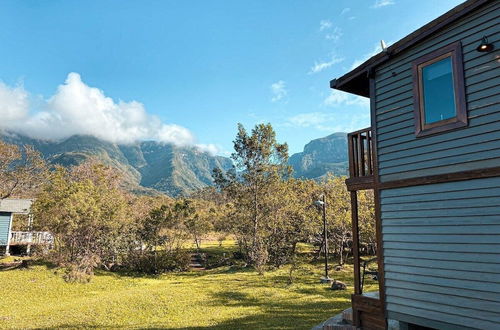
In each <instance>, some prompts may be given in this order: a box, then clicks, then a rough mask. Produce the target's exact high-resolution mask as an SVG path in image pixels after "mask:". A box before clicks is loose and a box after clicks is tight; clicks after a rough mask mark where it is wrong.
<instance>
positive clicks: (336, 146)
mask: <svg viewBox="0 0 500 330" xmlns="http://www.w3.org/2000/svg"><path fill="white" fill-rule="evenodd" d="M289 164H290V165H291V166H292V167H293V170H294V176H295V177H297V178H307V179H318V178H320V177H322V176H324V175H325V174H327V173H329V172H330V173H332V174H334V175H347V171H348V166H349V165H348V158H347V134H346V133H333V134H331V135H328V136H325V137H323V138H319V139H315V140H312V141H311V142H309V143H308V144H306V145H305V147H304V151H303V152H299V153H296V154H293V155H292V156H291V157H290V160H289Z"/></svg>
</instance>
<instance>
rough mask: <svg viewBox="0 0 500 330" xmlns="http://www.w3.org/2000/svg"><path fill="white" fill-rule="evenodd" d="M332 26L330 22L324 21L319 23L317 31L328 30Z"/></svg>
mask: <svg viewBox="0 0 500 330" xmlns="http://www.w3.org/2000/svg"><path fill="white" fill-rule="evenodd" d="M332 26H333V24H332V22H331V21H329V20H326V19H325V20H322V21H320V22H319V30H320V31H324V30H328V29H330V28H331V27H332Z"/></svg>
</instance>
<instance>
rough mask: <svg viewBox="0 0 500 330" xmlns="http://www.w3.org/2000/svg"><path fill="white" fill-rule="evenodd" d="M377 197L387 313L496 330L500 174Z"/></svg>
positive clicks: (499, 300)
mask: <svg viewBox="0 0 500 330" xmlns="http://www.w3.org/2000/svg"><path fill="white" fill-rule="evenodd" d="M380 196H381V218H382V239H383V247H384V270H385V286H386V301H387V311H388V316H389V318H394V319H399V320H402V321H407V322H411V323H415V322H416V323H417V324H421V325H424V326H432V325H433V324H437V323H435V322H440V323H439V324H449V327H448V328H451V329H452V328H454V327H458V326H465V327H470V328H478V329H500V177H493V178H487V179H474V180H467V181H458V182H448V183H439V184H432V185H422V186H413V187H405V188H395V189H387V190H381V192H380ZM440 328H443V327H441V326H440ZM444 328H446V327H444Z"/></svg>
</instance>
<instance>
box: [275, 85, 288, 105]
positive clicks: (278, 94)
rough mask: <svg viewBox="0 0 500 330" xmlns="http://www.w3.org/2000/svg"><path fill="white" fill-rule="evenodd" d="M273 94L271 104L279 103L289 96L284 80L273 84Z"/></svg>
mask: <svg viewBox="0 0 500 330" xmlns="http://www.w3.org/2000/svg"><path fill="white" fill-rule="evenodd" d="M271 93H272V94H273V96H272V98H271V102H278V101H280V100H282V99H284V98H285V97H286V96H287V95H288V91H287V90H286V84H285V82H284V81H283V80H280V81H278V82H275V83H274V84H271Z"/></svg>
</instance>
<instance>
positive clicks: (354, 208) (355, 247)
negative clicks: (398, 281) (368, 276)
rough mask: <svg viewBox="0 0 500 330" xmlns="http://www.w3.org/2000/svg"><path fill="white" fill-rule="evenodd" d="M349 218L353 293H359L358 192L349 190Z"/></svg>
mask: <svg viewBox="0 0 500 330" xmlns="http://www.w3.org/2000/svg"><path fill="white" fill-rule="evenodd" d="M351 220H352V221H351V222H352V223H351V225H352V256H353V259H354V294H361V278H360V267H359V227H358V193H357V192H356V191H351Z"/></svg>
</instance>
